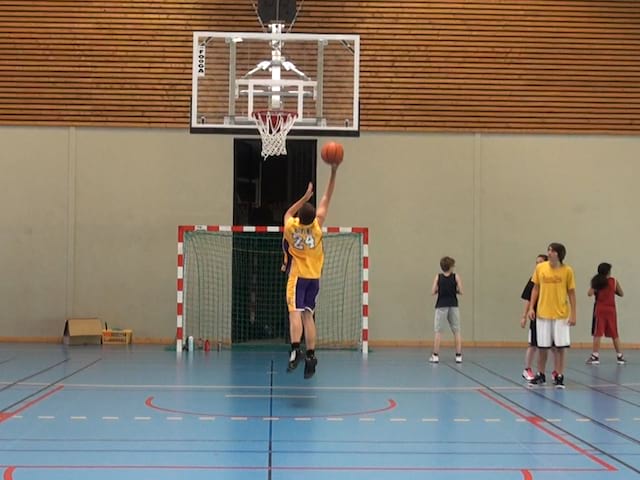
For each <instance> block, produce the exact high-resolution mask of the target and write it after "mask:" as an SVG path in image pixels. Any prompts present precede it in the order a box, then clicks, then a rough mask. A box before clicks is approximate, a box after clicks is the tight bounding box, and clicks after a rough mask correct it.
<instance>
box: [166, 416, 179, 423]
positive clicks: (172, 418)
mask: <svg viewBox="0 0 640 480" xmlns="http://www.w3.org/2000/svg"><path fill="white" fill-rule="evenodd" d="M167 420H169V421H170V422H179V421H180V420H182V417H167Z"/></svg>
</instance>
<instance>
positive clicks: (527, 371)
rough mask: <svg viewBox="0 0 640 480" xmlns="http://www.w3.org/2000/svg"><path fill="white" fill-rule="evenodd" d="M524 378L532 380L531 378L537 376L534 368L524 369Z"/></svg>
mask: <svg viewBox="0 0 640 480" xmlns="http://www.w3.org/2000/svg"><path fill="white" fill-rule="evenodd" d="M522 378H524V379H525V380H526V381H527V382H530V381H531V380H533V379H534V378H536V376H535V374H534V373H533V370H531V369H530V368H525V369H524V370H523V371H522Z"/></svg>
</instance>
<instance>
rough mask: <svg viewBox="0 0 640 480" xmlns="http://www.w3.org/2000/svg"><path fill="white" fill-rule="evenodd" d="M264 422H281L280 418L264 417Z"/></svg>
mask: <svg viewBox="0 0 640 480" xmlns="http://www.w3.org/2000/svg"><path fill="white" fill-rule="evenodd" d="M262 420H269V421H271V420H273V421H274V422H277V421H278V420H280V417H262Z"/></svg>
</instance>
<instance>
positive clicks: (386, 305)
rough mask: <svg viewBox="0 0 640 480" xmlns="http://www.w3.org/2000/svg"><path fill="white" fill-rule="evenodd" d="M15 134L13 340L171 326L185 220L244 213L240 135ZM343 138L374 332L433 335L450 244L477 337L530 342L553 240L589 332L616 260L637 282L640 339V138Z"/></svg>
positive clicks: (339, 192)
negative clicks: (237, 190) (79, 320)
mask: <svg viewBox="0 0 640 480" xmlns="http://www.w3.org/2000/svg"><path fill="white" fill-rule="evenodd" d="M0 142H2V145H3V150H2V152H1V153H0V166H1V167H2V171H3V172H4V173H3V175H2V176H1V177H0V178H1V180H0V188H1V190H2V192H3V197H4V200H5V201H4V204H5V207H4V208H3V209H0V212H1V213H0V220H1V221H2V222H1V226H0V229H1V232H2V239H3V249H2V251H1V252H0V264H2V265H3V273H4V275H3V277H2V284H1V285H0V302H1V303H2V305H3V314H2V316H0V331H2V334H1V335H0V336H1V337H3V338H10V337H19V338H22V339H36V338H45V339H52V338H56V337H57V336H59V335H60V334H61V331H62V326H63V321H64V318H65V316H80V315H97V316H99V317H101V318H103V319H104V320H105V321H107V322H108V323H109V324H110V325H113V326H121V327H128V328H133V329H134V331H135V332H136V338H138V339H142V338H150V339H171V338H172V337H173V336H174V334H175V309H176V306H175V305H176V294H175V286H176V285H175V283H176V279H175V277H176V258H175V257H176V227H177V225H178V224H191V223H208V224H230V223H231V220H232V213H233V212H232V210H233V201H232V191H233V182H232V180H233V178H232V177H233V151H232V149H233V141H232V137H229V136H215V135H211V136H209V135H189V133H188V132H186V131H183V130H159V129H156V130H145V129H135V130H127V129H122V130H118V129H98V128H96V129H92V128H27V127H24V128H23V127H4V128H0ZM343 143H344V144H345V149H346V160H345V162H344V164H343V166H342V167H341V170H340V173H339V178H338V186H337V188H336V193H335V197H334V202H333V204H332V208H331V211H330V214H329V220H328V223H329V224H331V225H340V226H367V227H369V228H370V259H371V273H370V305H371V310H370V315H371V317H370V336H371V341H372V344H374V345H375V344H376V343H377V344H395V343H408V344H424V343H427V342H429V341H430V340H431V336H432V317H433V298H432V297H431V295H430V294H429V290H430V286H431V282H432V280H433V277H434V276H435V274H436V273H437V271H438V260H439V258H440V257H441V256H442V255H445V254H446V255H451V256H453V257H455V258H456V260H457V263H458V272H459V273H460V275H461V276H462V277H463V280H464V283H465V295H464V296H463V298H462V302H461V307H462V322H463V335H464V338H465V340H467V341H470V342H477V343H478V344H495V343H503V344H509V343H512V342H522V341H523V340H524V339H525V338H526V337H525V332H523V331H522V330H521V329H520V328H519V326H518V318H519V315H520V313H521V310H522V305H521V301H520V300H519V295H520V292H521V290H522V287H523V286H524V284H525V282H526V280H527V277H528V275H529V274H530V272H531V270H532V267H533V260H534V257H535V255H536V254H537V253H539V252H543V251H544V250H545V247H546V245H547V244H548V243H549V242H551V241H561V242H564V243H565V244H566V246H567V249H568V256H567V263H569V264H571V265H572V266H573V267H574V268H575V271H576V276H577V283H578V292H577V293H578V326H577V327H576V328H575V329H574V330H573V335H574V337H573V338H574V341H575V342H578V343H580V342H588V341H589V339H590V332H589V327H590V318H591V317H590V308H591V304H590V301H589V299H587V298H586V289H587V288H588V281H589V279H590V277H591V275H592V274H593V273H594V271H595V268H596V265H597V264H598V263H599V262H601V261H609V262H611V263H612V264H613V265H614V274H615V275H616V276H617V277H618V278H619V279H620V281H621V283H622V285H623V286H624V287H625V291H626V292H627V296H625V297H624V298H623V299H622V300H620V301H619V312H620V315H619V316H620V329H621V332H622V339H623V341H625V342H631V343H636V344H637V343H640V326H639V325H638V324H637V322H635V321H634V317H633V312H635V311H638V309H639V307H640V305H639V304H638V303H639V301H638V297H637V295H635V294H634V292H636V291H637V290H638V288H639V287H640V285H639V284H638V283H639V282H638V279H637V275H636V274H635V272H636V271H637V270H638V260H637V256H636V253H635V247H636V245H638V243H640V242H639V240H640V228H639V225H638V222H639V221H638V215H637V213H636V212H635V207H636V205H638V204H639V203H640V193H639V192H638V189H637V187H636V183H635V182H636V180H635V179H636V178H638V173H640V172H639V171H638V170H639V168H640V167H638V166H637V157H638V152H640V139H638V138H634V137H623V136H616V137H612V136H560V135H558V136H551V135H549V136H545V135H480V134H476V135H472V134H471V135H465V134H459V135H455V134H401V133H395V134H382V133H378V134H372V133H366V134H363V135H362V136H361V137H360V138H352V139H345V140H344V141H343ZM323 167H324V166H323V165H320V168H319V172H318V179H319V183H320V186H319V188H322V187H323V184H324V182H325V181H326V178H327V169H326V168H323Z"/></svg>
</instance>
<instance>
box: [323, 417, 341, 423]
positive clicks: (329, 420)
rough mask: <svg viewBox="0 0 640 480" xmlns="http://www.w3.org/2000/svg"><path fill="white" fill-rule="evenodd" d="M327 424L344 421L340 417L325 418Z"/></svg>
mask: <svg viewBox="0 0 640 480" xmlns="http://www.w3.org/2000/svg"><path fill="white" fill-rule="evenodd" d="M326 420H327V422H341V421H343V420H344V418H342V417H327V418H326Z"/></svg>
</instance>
